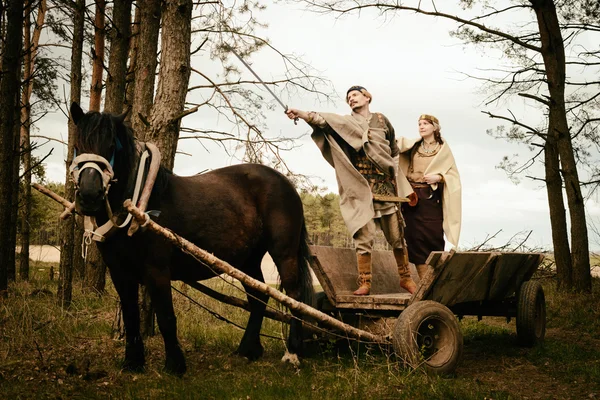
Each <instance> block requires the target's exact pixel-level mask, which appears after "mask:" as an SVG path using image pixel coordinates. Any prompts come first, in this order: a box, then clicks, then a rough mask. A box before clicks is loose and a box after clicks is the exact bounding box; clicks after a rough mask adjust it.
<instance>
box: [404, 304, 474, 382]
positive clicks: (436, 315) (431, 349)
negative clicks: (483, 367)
mask: <svg viewBox="0 0 600 400" xmlns="http://www.w3.org/2000/svg"><path fill="white" fill-rule="evenodd" d="M393 345H394V350H395V351H396V354H397V355H398V356H399V357H400V358H402V359H403V360H404V361H405V362H406V363H407V364H409V365H410V366H411V367H413V368H418V367H423V368H424V369H425V370H426V371H427V372H430V373H434V374H438V375H445V374H451V373H453V372H454V370H455V369H456V366H457V365H458V362H459V361H460V358H461V356H462V350H463V336H462V332H461V330H460V326H459V325H458V321H457V320H456V317H455V316H454V314H453V313H452V311H450V310H449V309H448V308H447V307H446V306H444V305H442V304H440V303H438V302H437V301H431V300H425V301H419V302H417V303H414V304H411V305H410V306H408V307H407V308H406V310H404V311H403V312H402V313H401V314H400V317H398V320H397V321H396V325H395V326H394V337H393Z"/></svg>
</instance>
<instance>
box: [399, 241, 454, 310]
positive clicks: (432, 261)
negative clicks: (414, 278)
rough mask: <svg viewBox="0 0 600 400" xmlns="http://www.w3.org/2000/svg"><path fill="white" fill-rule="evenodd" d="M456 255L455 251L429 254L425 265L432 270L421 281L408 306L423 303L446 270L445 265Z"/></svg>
mask: <svg viewBox="0 0 600 400" xmlns="http://www.w3.org/2000/svg"><path fill="white" fill-rule="evenodd" d="M454 253H455V251H454V249H453V250H451V251H450V252H444V251H435V252H432V253H431V254H429V257H427V261H426V262H425V263H426V264H427V265H429V266H430V267H431V268H429V269H428V270H427V272H426V273H425V275H424V276H423V278H422V279H420V280H419V284H418V285H417V290H416V291H415V293H414V294H413V295H412V297H411V299H410V301H409V302H408V305H411V304H412V303H416V302H417V301H421V300H422V299H423V298H425V296H427V295H428V294H429V292H430V290H431V288H432V286H433V284H434V282H435V281H436V279H437V277H438V276H439V275H440V273H441V272H442V271H443V270H444V268H443V267H444V265H445V264H446V262H447V261H448V260H450V259H451V258H452V256H453V255H454Z"/></svg>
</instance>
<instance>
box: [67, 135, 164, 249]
mask: <svg viewBox="0 0 600 400" xmlns="http://www.w3.org/2000/svg"><path fill="white" fill-rule="evenodd" d="M119 145H120V143H118V142H117V148H118V147H119ZM137 147H138V150H139V151H140V152H141V156H140V159H139V162H138V167H137V174H136V180H135V186H134V191H133V198H132V202H133V203H134V204H137V206H138V208H140V209H141V210H142V212H145V211H146V207H147V205H148V201H149V199H150V194H151V193H152V188H153V187H154V183H155V182H156V176H157V174H158V170H159V168H160V151H159V150H158V148H157V147H156V146H155V145H154V144H152V143H139V142H138V143H137ZM148 158H150V168H149V170H148V174H147V176H146V179H145V182H144V171H145V168H146V161H147V160H148ZM113 162H114V155H113V157H112V159H111V161H110V162H109V161H108V160H107V159H106V158H104V157H102V156H100V155H97V154H90V153H85V154H81V155H79V156H77V157H75V159H73V162H72V163H71V166H70V167H69V173H70V175H71V179H72V180H73V182H74V184H75V190H76V191H77V190H79V179H80V176H81V173H82V172H83V171H84V170H85V169H87V168H92V169H94V170H96V171H98V172H99V173H100V175H101V176H102V187H103V190H104V193H103V194H104V199H105V207H106V212H107V214H108V221H106V223H104V224H103V225H101V226H98V224H97V223H96V217H93V216H84V220H83V224H84V233H83V241H82V243H81V251H82V257H83V258H86V256H87V247H88V246H89V245H90V244H91V243H92V240H94V241H97V242H104V241H105V240H106V239H107V238H108V237H110V236H112V235H113V234H114V233H115V232H116V231H117V230H119V229H121V228H124V227H126V226H127V225H129V223H130V222H131V226H130V227H129V230H128V232H127V234H128V235H129V236H132V235H133V234H134V233H135V232H136V231H137V230H138V228H139V225H138V224H137V222H136V221H132V215H131V214H129V213H128V214H127V217H126V218H125V220H124V221H123V222H122V223H120V224H119V223H118V221H117V218H118V217H117V216H116V215H114V214H113V212H112V208H111V206H110V203H109V201H108V191H109V189H110V186H111V183H112V182H114V181H115V180H114V179H113V178H114V171H113V168H112V164H113ZM80 165H81V166H80ZM143 182H144V188H143V190H142V183H143ZM146 218H147V220H148V219H149V216H148V214H147V213H146ZM144 226H145V224H144V225H142V227H144Z"/></svg>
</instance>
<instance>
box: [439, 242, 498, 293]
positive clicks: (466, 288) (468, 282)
mask: <svg viewBox="0 0 600 400" xmlns="http://www.w3.org/2000/svg"><path fill="white" fill-rule="evenodd" d="M487 254H489V257H488V258H485V256H482V259H484V260H485V261H484V263H483V264H482V265H474V266H473V270H472V272H471V273H468V271H465V272H466V276H465V277H464V280H463V281H462V288H461V290H458V291H457V292H456V294H455V295H454V296H453V297H451V298H446V300H445V301H447V302H449V304H457V303H464V302H470V301H483V300H486V299H487V298H488V294H489V288H490V283H491V282H492V279H493V276H494V272H495V267H496V264H497V261H498V256H499V255H500V253H498V252H490V253H487Z"/></svg>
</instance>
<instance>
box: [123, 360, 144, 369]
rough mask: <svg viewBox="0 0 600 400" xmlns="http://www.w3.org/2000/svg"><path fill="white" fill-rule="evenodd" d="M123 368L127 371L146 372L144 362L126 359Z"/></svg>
mask: <svg viewBox="0 0 600 400" xmlns="http://www.w3.org/2000/svg"><path fill="white" fill-rule="evenodd" d="M123 370H124V371H127V372H144V362H139V361H128V360H125V361H124V362H123Z"/></svg>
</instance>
